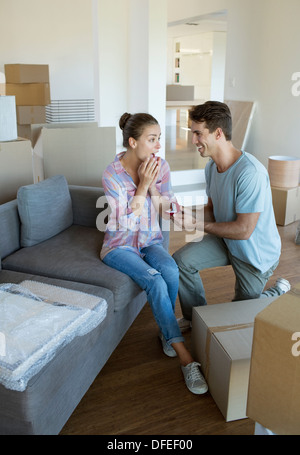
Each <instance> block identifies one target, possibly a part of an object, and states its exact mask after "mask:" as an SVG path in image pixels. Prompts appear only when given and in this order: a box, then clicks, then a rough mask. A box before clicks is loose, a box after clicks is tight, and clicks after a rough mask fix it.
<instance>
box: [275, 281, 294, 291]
mask: <svg viewBox="0 0 300 455" xmlns="http://www.w3.org/2000/svg"><path fill="white" fill-rule="evenodd" d="M275 286H276V287H277V288H279V289H280V290H281V291H282V293H283V294H285V293H286V292H288V291H289V290H290V289H291V285H290V283H289V281H288V280H285V279H284V278H278V280H276V284H275Z"/></svg>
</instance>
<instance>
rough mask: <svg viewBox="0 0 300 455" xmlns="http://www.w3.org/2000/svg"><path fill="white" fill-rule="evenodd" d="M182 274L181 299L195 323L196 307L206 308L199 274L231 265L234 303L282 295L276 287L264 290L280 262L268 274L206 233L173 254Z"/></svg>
mask: <svg viewBox="0 0 300 455" xmlns="http://www.w3.org/2000/svg"><path fill="white" fill-rule="evenodd" d="M173 257H174V259H175V261H176V263H177V265H178V267H179V271H180V278H179V290H178V292H179V300H180V306H181V310H182V314H183V316H184V318H185V319H188V320H190V321H191V320H192V310H193V307H194V306H195V307H196V306H201V305H206V304H207V302H206V297H205V290H204V287H203V283H202V280H201V277H200V275H199V271H201V270H204V269H209V268H212V267H221V266H226V265H231V266H232V268H233V271H234V273H235V278H236V282H235V296H234V300H248V299H258V298H262V297H272V296H276V295H280V294H281V293H282V291H281V290H280V289H278V288H276V286H274V287H271V288H269V289H267V290H265V291H264V287H265V285H266V283H267V281H268V279H269V278H270V277H271V276H272V274H273V272H274V270H275V268H276V267H277V265H278V261H277V262H276V263H275V264H274V265H273V266H272V267H271V268H270V269H269V270H268V271H267V272H265V273H261V272H260V271H259V270H257V269H256V268H255V267H253V266H252V265H250V264H246V263H245V262H243V261H241V260H239V259H237V258H235V257H233V256H232V255H231V254H230V251H229V250H228V248H227V246H226V244H225V242H224V240H223V239H221V238H218V237H215V236H213V235H210V234H206V235H205V236H204V237H203V239H202V240H201V241H200V242H191V243H188V244H187V245H185V246H184V247H182V248H181V249H180V250H178V251H176V253H174V255H173Z"/></svg>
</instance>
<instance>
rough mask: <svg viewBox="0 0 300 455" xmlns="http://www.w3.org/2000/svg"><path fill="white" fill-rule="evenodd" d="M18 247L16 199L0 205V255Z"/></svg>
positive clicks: (18, 224) (6, 254)
mask: <svg viewBox="0 0 300 455" xmlns="http://www.w3.org/2000/svg"><path fill="white" fill-rule="evenodd" d="M19 249H20V218H19V213H18V204H17V201H16V199H15V200H13V201H10V202H6V203H5V204H2V205H0V257H1V258H2V259H3V258H5V257H6V256H9V255H10V254H11V253H13V252H15V251H17V250H19Z"/></svg>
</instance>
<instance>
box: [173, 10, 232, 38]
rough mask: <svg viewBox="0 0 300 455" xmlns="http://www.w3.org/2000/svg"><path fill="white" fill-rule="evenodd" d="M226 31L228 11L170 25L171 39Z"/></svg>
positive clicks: (191, 18)
mask: <svg viewBox="0 0 300 455" xmlns="http://www.w3.org/2000/svg"><path fill="white" fill-rule="evenodd" d="M224 31H227V10H222V11H217V12H215V13H211V14H204V15H201V16H196V17H190V18H186V19H183V20H180V21H175V22H169V23H168V36H169V37H179V36H187V35H195V34H198V33H205V32H224Z"/></svg>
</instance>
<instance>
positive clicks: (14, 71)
mask: <svg viewBox="0 0 300 455" xmlns="http://www.w3.org/2000/svg"><path fill="white" fill-rule="evenodd" d="M4 71H5V77H6V82H7V83H12V84H23V83H24V84H28V83H35V82H47V83H49V66H48V65H28V64H20V63H16V64H6V65H4Z"/></svg>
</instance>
